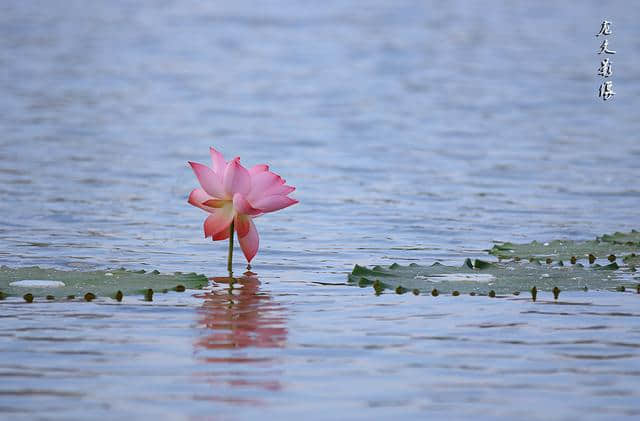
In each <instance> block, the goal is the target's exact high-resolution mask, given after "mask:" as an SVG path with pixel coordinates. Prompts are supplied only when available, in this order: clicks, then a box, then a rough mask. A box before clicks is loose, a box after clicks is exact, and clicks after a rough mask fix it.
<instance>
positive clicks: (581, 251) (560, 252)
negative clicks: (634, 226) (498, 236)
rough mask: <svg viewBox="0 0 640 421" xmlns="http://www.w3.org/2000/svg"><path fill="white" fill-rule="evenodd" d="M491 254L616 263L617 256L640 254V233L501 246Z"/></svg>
mask: <svg viewBox="0 0 640 421" xmlns="http://www.w3.org/2000/svg"><path fill="white" fill-rule="evenodd" d="M489 253H490V254H492V255H494V256H496V257H498V258H500V259H513V260H516V261H518V260H522V259H525V260H526V259H538V260H544V261H546V262H547V263H550V262H558V261H562V260H569V261H570V262H571V264H576V263H577V261H578V260H583V259H584V260H588V261H589V263H590V264H593V263H594V262H595V260H596V259H600V258H601V259H609V261H611V262H614V261H615V260H616V257H617V256H623V255H628V254H631V253H640V232H638V231H635V230H634V231H631V232H630V233H621V232H616V233H615V234H611V235H603V236H602V237H598V238H596V239H595V240H588V241H572V240H554V241H550V242H546V243H540V242H538V241H532V242H530V243H526V244H516V243H498V244H496V245H494V246H493V248H492V249H491V250H489Z"/></svg>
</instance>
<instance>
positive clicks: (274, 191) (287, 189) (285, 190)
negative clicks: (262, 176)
mask: <svg viewBox="0 0 640 421" xmlns="http://www.w3.org/2000/svg"><path fill="white" fill-rule="evenodd" d="M295 189H296V188H295V187H293V186H287V185H286V184H279V185H277V186H272V187H270V188H268V189H267V190H266V191H265V192H264V194H263V196H273V195H280V196H286V195H288V194H289V193H291V192H292V191H294V190H295Z"/></svg>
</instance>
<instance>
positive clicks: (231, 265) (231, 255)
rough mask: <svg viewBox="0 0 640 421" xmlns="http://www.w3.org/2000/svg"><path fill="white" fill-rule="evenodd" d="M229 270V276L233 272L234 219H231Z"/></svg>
mask: <svg viewBox="0 0 640 421" xmlns="http://www.w3.org/2000/svg"><path fill="white" fill-rule="evenodd" d="M227 270H228V271H229V276H231V275H232V274H233V221H231V225H230V226H229V256H228V258H227Z"/></svg>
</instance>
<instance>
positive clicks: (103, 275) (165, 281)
mask: <svg viewBox="0 0 640 421" xmlns="http://www.w3.org/2000/svg"><path fill="white" fill-rule="evenodd" d="M21 280H49V281H59V282H62V283H64V286H55V285H56V284H55V283H50V284H51V285H52V286H41V287H38V286H27V287H23V286H19V285H20V283H19V282H18V283H16V281H21ZM11 283H14V285H11ZM32 284H33V283H32ZM42 284H43V285H44V284H46V283H42ZM207 284H208V279H207V277H206V276H204V275H198V274H196V273H180V272H176V273H174V274H161V273H160V272H158V271H155V270H154V271H153V272H145V271H144V270H142V271H129V270H125V269H117V270H98V271H90V272H81V271H63V270H55V269H43V268H40V267H24V268H16V269H13V268H9V267H7V266H2V267H0V291H2V293H3V294H4V295H6V296H19V297H22V296H23V295H24V294H25V293H31V294H33V296H35V297H46V296H49V295H52V296H54V297H56V298H64V297H68V296H76V297H82V296H84V295H85V294H87V293H93V294H95V295H96V296H97V297H115V296H116V293H117V292H118V291H121V292H122V293H123V294H124V295H125V296H127V295H143V294H144V293H145V291H147V290H148V289H150V288H151V289H153V290H155V291H163V290H165V289H166V290H172V289H175V288H176V286H178V285H180V286H184V287H186V288H191V289H199V288H202V287H204V286H206V285H207ZM58 285H59V284H58Z"/></svg>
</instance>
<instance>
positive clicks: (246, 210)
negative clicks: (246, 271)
mask: <svg viewBox="0 0 640 421" xmlns="http://www.w3.org/2000/svg"><path fill="white" fill-rule="evenodd" d="M210 152H211V163H212V165H211V167H208V166H206V165H203V164H198V163H197V162H191V161H189V164H190V165H191V168H192V169H193V172H194V173H195V174H196V177H198V181H199V182H200V186H201V187H202V188H200V189H195V190H193V191H192V192H191V194H190V195H189V203H190V204H192V205H193V206H197V207H199V208H200V209H202V210H204V211H207V212H209V213H210V215H209V216H208V217H207V219H205V221H204V236H205V238H208V237H211V238H212V239H213V241H216V240H225V239H227V238H229V271H231V259H232V257H231V255H232V252H233V232H234V231H235V232H237V233H238V241H239V242H240V247H241V248H242V252H243V253H244V256H245V258H246V259H247V262H251V259H253V258H254V256H255V255H256V253H257V252H258V246H259V239H258V231H257V230H256V226H255V224H254V223H253V219H254V218H257V217H258V216H260V215H262V214H265V213H269V212H275V211H277V210H280V209H284V208H286V207H288V206H291V205H295V204H296V203H298V201H297V200H295V199H292V198H290V197H288V196H287V195H288V194H289V193H291V192H292V191H294V190H295V187H292V186H287V185H286V184H285V180H283V179H282V177H280V176H279V175H277V174H275V173H273V172H271V171H269V166H268V165H264V164H261V165H256V166H254V167H251V168H250V169H248V170H247V169H246V168H245V167H243V166H242V165H241V164H240V157H236V158H234V159H233V160H231V161H229V162H227V161H225V160H224V157H223V156H222V154H221V153H220V152H218V151H217V150H215V149H214V148H210Z"/></svg>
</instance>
